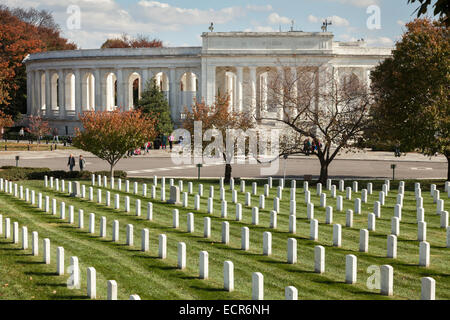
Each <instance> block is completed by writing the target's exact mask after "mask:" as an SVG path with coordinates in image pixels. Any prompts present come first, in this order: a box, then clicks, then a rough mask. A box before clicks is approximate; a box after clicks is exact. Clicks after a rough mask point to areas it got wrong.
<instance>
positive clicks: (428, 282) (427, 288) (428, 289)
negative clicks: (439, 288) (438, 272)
mask: <svg viewBox="0 0 450 320" xmlns="http://www.w3.org/2000/svg"><path fill="white" fill-rule="evenodd" d="M421 281H422V289H421V292H420V299H421V300H435V299H436V281H435V280H434V279H433V278H431V277H423V278H422V279H421Z"/></svg>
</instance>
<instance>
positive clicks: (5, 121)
mask: <svg viewBox="0 0 450 320" xmlns="http://www.w3.org/2000/svg"><path fill="white" fill-rule="evenodd" d="M13 124H14V121H13V119H12V117H11V116H10V115H9V114H5V113H4V112H3V111H1V110H0V138H1V137H2V136H3V131H4V129H5V128H7V127H11V126H12V125H13Z"/></svg>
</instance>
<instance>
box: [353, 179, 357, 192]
mask: <svg viewBox="0 0 450 320" xmlns="http://www.w3.org/2000/svg"><path fill="white" fill-rule="evenodd" d="M352 189H353V192H358V181H353V188H352Z"/></svg>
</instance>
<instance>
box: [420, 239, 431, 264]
mask: <svg viewBox="0 0 450 320" xmlns="http://www.w3.org/2000/svg"><path fill="white" fill-rule="evenodd" d="M429 265H430V244H429V243H428V242H426V241H421V242H420V243H419V266H421V267H428V266H429Z"/></svg>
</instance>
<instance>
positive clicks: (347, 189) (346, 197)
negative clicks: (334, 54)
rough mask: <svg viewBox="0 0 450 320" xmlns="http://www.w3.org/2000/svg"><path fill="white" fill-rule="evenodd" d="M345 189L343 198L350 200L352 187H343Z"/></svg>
mask: <svg viewBox="0 0 450 320" xmlns="http://www.w3.org/2000/svg"><path fill="white" fill-rule="evenodd" d="M345 190H346V192H345V199H347V200H352V188H350V187H347V188H345Z"/></svg>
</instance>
